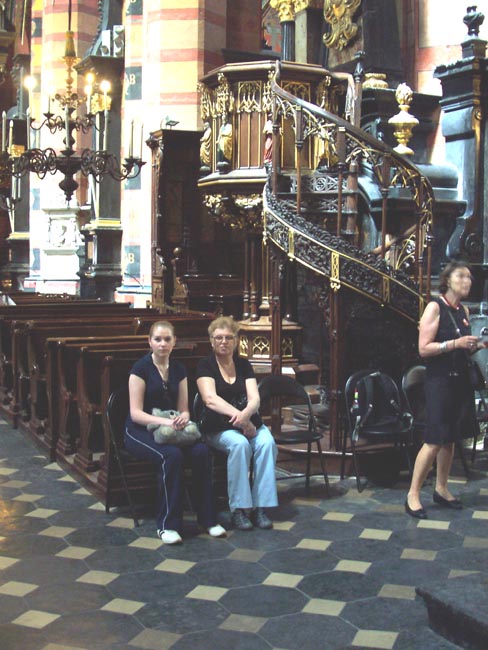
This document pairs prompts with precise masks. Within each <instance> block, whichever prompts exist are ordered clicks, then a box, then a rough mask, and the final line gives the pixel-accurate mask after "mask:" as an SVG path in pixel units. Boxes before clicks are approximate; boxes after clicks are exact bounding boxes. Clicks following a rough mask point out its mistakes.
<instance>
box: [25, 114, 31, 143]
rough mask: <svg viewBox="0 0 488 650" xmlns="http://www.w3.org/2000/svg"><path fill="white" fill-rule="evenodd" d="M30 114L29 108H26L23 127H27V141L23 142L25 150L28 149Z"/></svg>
mask: <svg viewBox="0 0 488 650" xmlns="http://www.w3.org/2000/svg"><path fill="white" fill-rule="evenodd" d="M30 114H31V109H30V106H28V107H27V110H26V112H25V125H26V127H27V139H26V141H25V148H26V149H30V127H31V119H30Z"/></svg>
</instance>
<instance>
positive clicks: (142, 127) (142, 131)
mask: <svg viewBox="0 0 488 650" xmlns="http://www.w3.org/2000/svg"><path fill="white" fill-rule="evenodd" d="M143 142H144V124H142V125H141V150H140V153H139V160H142V144H143Z"/></svg>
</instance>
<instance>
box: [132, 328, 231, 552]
mask: <svg viewBox="0 0 488 650" xmlns="http://www.w3.org/2000/svg"><path fill="white" fill-rule="evenodd" d="M175 343H176V337H175V334H174V328H173V325H172V324H171V323H168V322H167V321H158V322H156V323H153V324H152V326H151V329H150V331H149V347H150V348H151V351H150V352H149V353H148V354H146V355H145V356H144V357H142V359H139V361H136V363H135V364H134V366H133V367H132V370H131V371H130V376H129V400H130V413H129V415H128V417H127V422H126V430H125V437H124V442H125V447H126V449H127V451H129V452H130V453H131V454H133V455H134V456H136V457H137V458H142V459H144V460H149V461H152V462H154V463H155V464H156V465H157V467H158V497H157V515H156V519H157V534H158V537H160V538H161V539H162V541H163V542H164V543H165V544H180V543H181V542H182V538H181V533H182V527H183V465H184V464H188V465H190V466H191V470H192V495H191V496H192V504H193V506H194V508H195V510H196V513H197V519H198V523H199V524H200V525H201V526H202V527H203V528H206V529H207V531H208V533H209V535H210V536H211V537H224V536H225V534H226V532H225V530H224V529H223V528H222V526H220V525H219V524H217V523H216V513H215V506H214V496H213V490H212V483H211V476H210V469H209V459H208V449H207V446H206V445H205V444H204V443H202V442H197V443H195V444H194V445H192V446H188V447H178V446H176V445H170V444H158V443H157V442H155V440H154V437H153V434H152V433H150V432H149V431H148V430H147V425H148V424H158V425H159V424H164V425H168V426H171V427H173V428H174V429H176V430H180V429H184V427H185V426H186V425H187V424H188V422H189V420H190V413H189V409H188V381H187V377H186V369H185V366H184V365H183V364H182V363H180V362H179V361H171V360H170V354H171V352H172V350H173V348H174V347H175ZM153 408H159V409H161V410H163V411H165V410H176V411H179V415H178V416H177V417H175V418H174V419H173V420H172V419H169V418H163V417H156V416H155V415H152V409H153Z"/></svg>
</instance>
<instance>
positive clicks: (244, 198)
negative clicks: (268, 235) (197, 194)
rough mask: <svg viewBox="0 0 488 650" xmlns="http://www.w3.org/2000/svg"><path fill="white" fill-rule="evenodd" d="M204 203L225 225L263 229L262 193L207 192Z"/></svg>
mask: <svg viewBox="0 0 488 650" xmlns="http://www.w3.org/2000/svg"><path fill="white" fill-rule="evenodd" d="M204 204H205V206H206V208H207V210H208V211H209V212H210V214H211V215H212V216H213V217H214V219H215V221H216V222H217V223H220V224H222V225H223V226H227V227H229V228H236V229H239V230H244V229H246V230H250V231H252V230H256V231H261V230H262V227H263V218H262V208H263V197H262V195H261V194H250V195H246V194H238V195H231V194H207V195H205V199H204Z"/></svg>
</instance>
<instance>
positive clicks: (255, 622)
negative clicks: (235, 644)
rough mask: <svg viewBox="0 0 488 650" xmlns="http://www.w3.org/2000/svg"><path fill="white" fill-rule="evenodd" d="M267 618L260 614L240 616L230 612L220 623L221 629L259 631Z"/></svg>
mask: <svg viewBox="0 0 488 650" xmlns="http://www.w3.org/2000/svg"><path fill="white" fill-rule="evenodd" d="M266 621H267V619H266V618H262V617H260V616H241V615H240V614H231V615H230V616H229V617H228V618H226V619H225V621H224V622H223V623H221V624H220V626H219V627H220V629H222V630H234V631H235V632H253V633H256V632H259V630H260V629H261V628H262V627H263V625H264V624H265V623H266Z"/></svg>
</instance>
